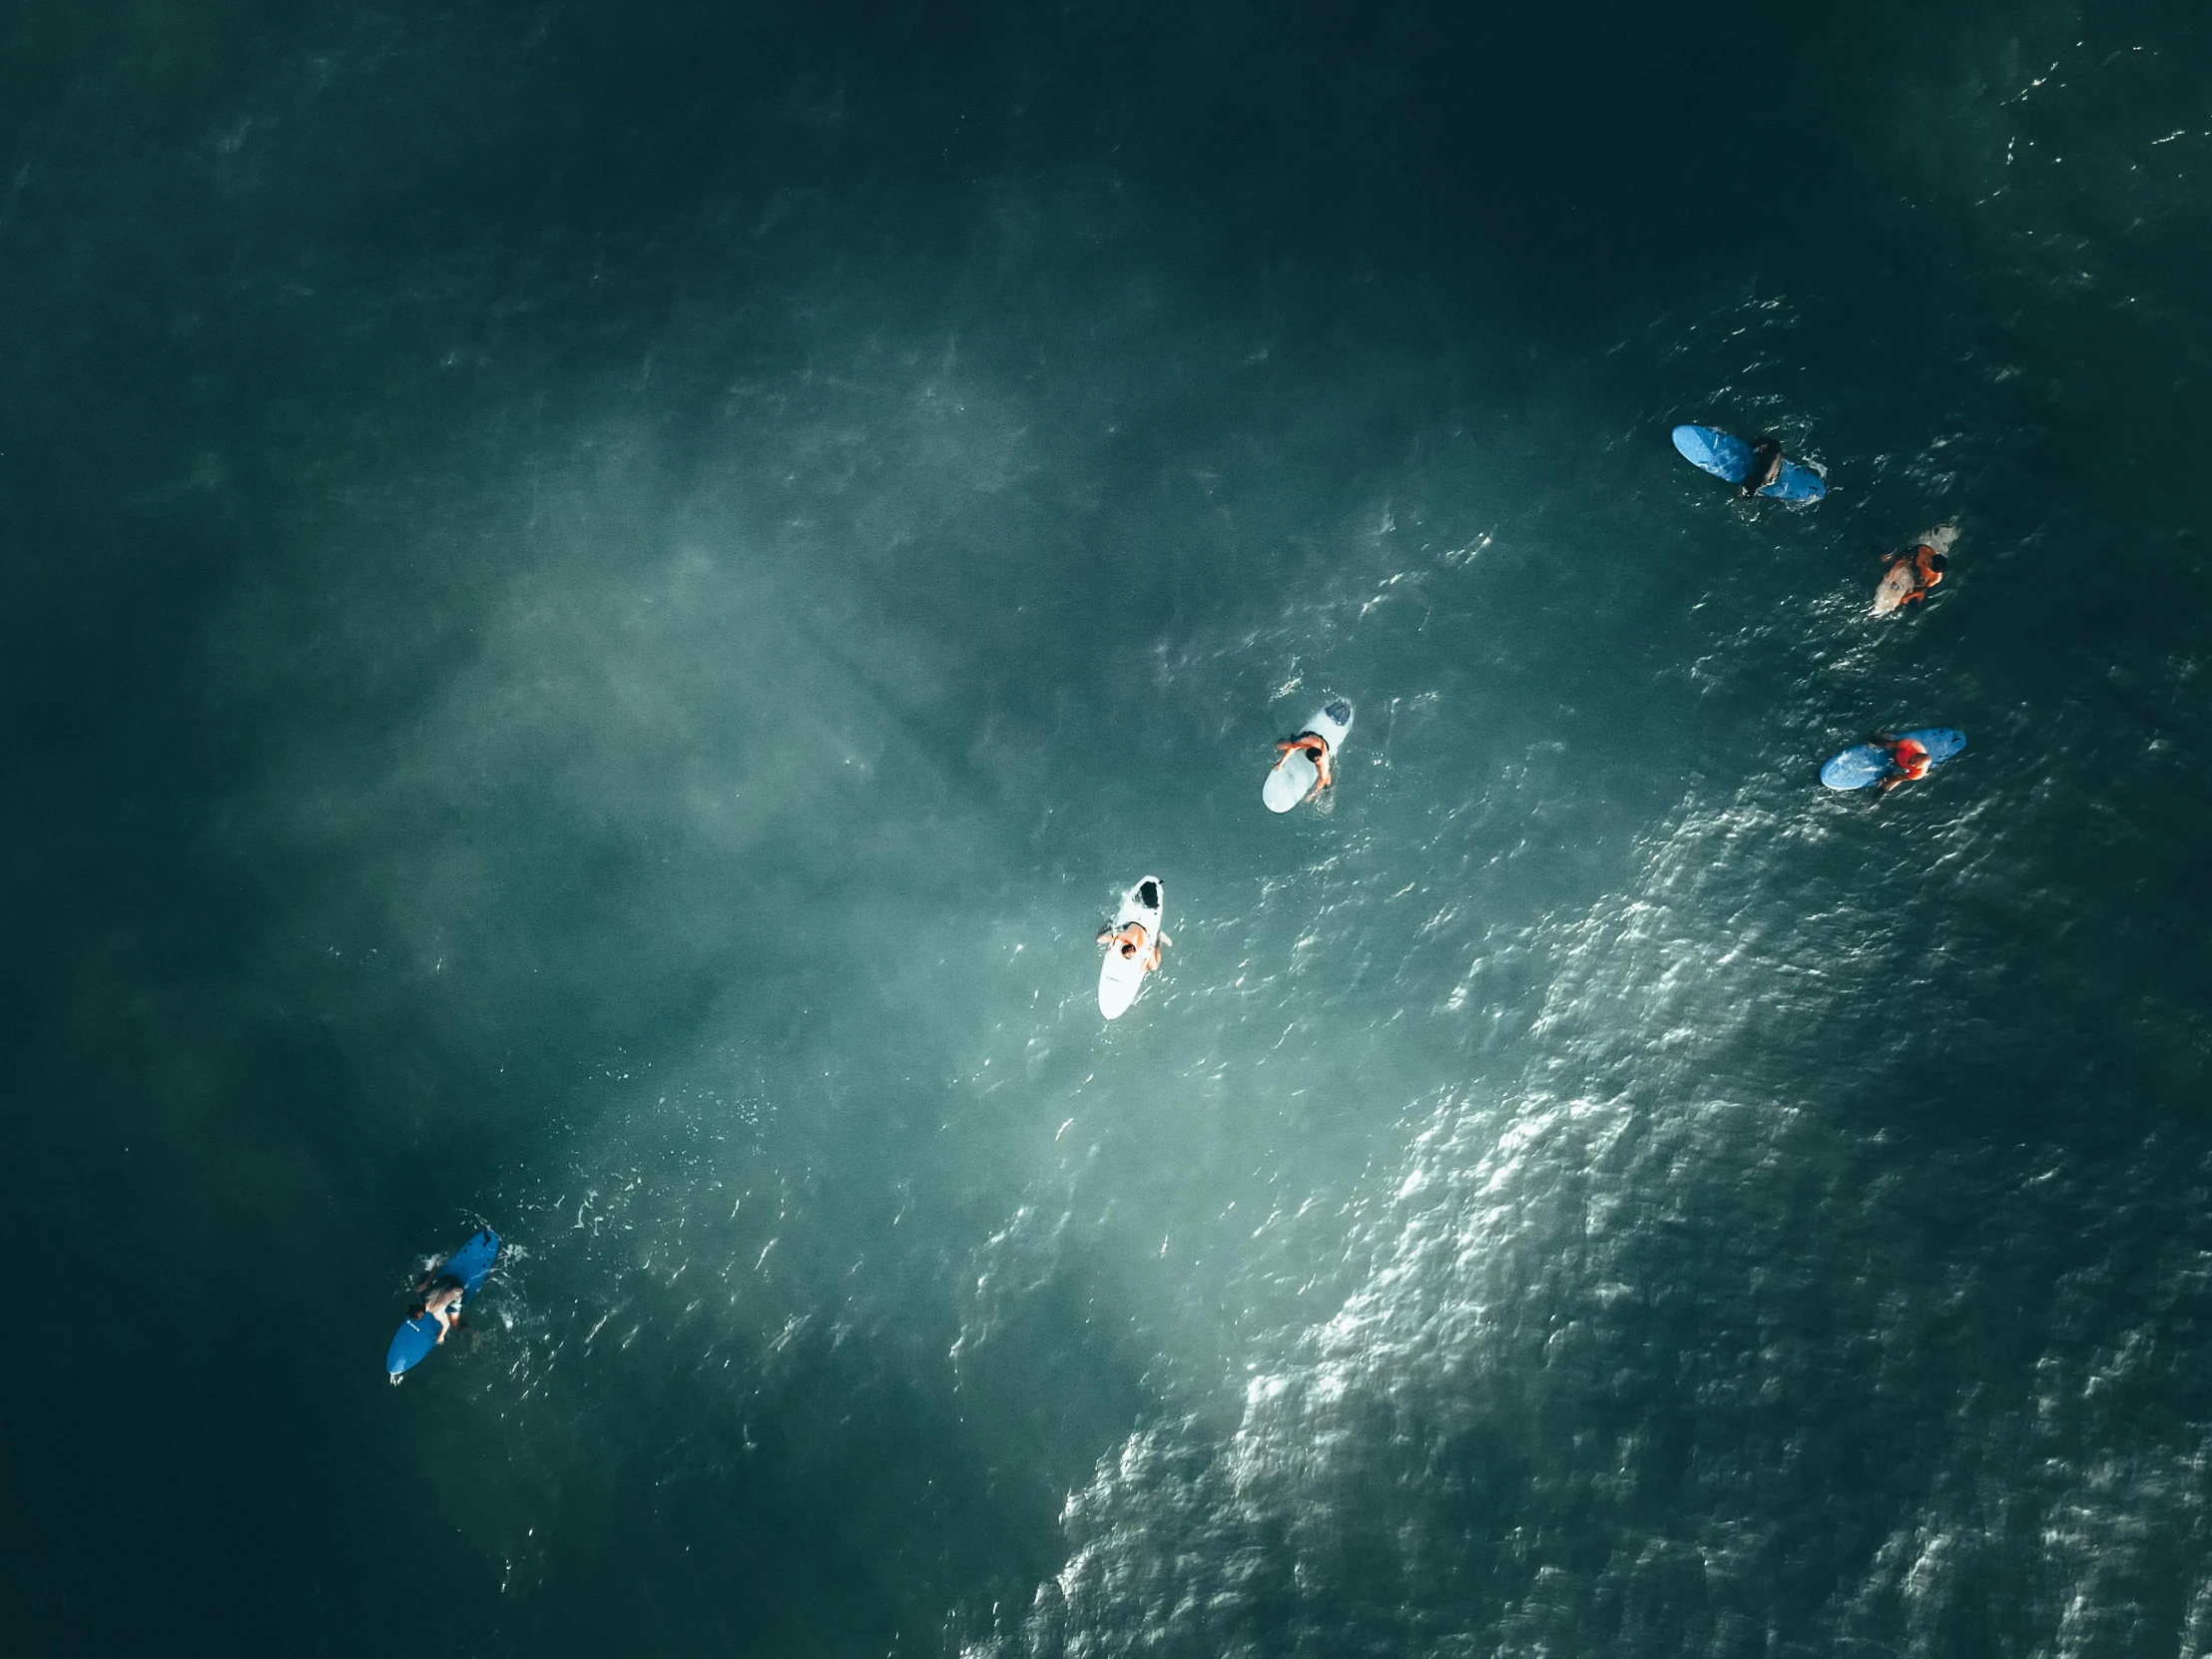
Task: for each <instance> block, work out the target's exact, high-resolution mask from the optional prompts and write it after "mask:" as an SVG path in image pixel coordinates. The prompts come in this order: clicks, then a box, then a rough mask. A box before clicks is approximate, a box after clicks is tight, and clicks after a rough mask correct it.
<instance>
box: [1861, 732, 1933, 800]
mask: <svg viewBox="0 0 2212 1659" xmlns="http://www.w3.org/2000/svg"><path fill="white" fill-rule="evenodd" d="M1874 741H1875V742H1876V743H1878V744H1880V745H1882V747H1883V748H1885V749H1887V750H1888V751H1889V752H1890V767H1891V772H1890V776H1889V777H1887V778H1885V779H1883V780H1882V787H1883V789H1885V790H1894V789H1896V788H1897V787H1898V786H1899V785H1900V784H1910V783H1914V782H1916V781H1918V780H1919V779H1922V778H1926V777H1927V776H1928V769H1929V768H1930V767H1931V766H1933V765H1935V763H1934V762H1933V761H1931V760H1930V759H1929V758H1928V751H1927V750H1926V749H1925V748H1923V747H1922V745H1921V744H1920V742H1919V741H1918V740H1917V739H1914V738H1893V737H1891V736H1890V734H1889V733H1887V732H1877V733H1876V734H1875V735H1874Z"/></svg>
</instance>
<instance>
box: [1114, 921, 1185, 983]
mask: <svg viewBox="0 0 2212 1659" xmlns="http://www.w3.org/2000/svg"><path fill="white" fill-rule="evenodd" d="M1149 933H1150V929H1148V928H1147V927H1146V926H1145V924H1144V923H1143V922H1141V921H1132V922H1129V923H1127V924H1126V925H1124V926H1122V927H1118V928H1117V927H1113V926H1106V927H1101V928H1100V929H1099V930H1098V942H1099V943H1100V944H1102V945H1104V946H1105V947H1106V948H1107V949H1108V950H1118V951H1119V952H1121V958H1122V960H1123V961H1125V962H1135V963H1136V964H1137V966H1138V967H1139V968H1141V969H1142V970H1143V971H1144V972H1146V973H1150V972H1152V970H1153V969H1155V968H1157V967H1158V966H1159V965H1160V948H1161V946H1162V945H1165V944H1168V943H1170V942H1171V941H1170V940H1169V938H1168V936H1167V935H1166V934H1165V933H1162V934H1161V935H1160V937H1159V939H1158V940H1157V941H1156V942H1151V943H1150V944H1149V948H1148V936H1149Z"/></svg>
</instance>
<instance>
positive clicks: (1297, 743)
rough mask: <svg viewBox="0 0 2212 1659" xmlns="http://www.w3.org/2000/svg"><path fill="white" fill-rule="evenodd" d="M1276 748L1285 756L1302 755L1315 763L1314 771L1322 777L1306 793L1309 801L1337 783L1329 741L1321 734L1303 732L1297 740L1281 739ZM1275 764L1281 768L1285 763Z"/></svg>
mask: <svg viewBox="0 0 2212 1659" xmlns="http://www.w3.org/2000/svg"><path fill="white" fill-rule="evenodd" d="M1275 747H1276V748H1277V749H1279V750H1281V751H1282V752H1283V753H1284V754H1285V755H1291V754H1302V755H1304V756H1305V757H1306V758H1307V759H1308V760H1309V761H1311V762H1313V763H1314V771H1315V772H1316V773H1318V774H1319V775H1320V776H1319V777H1318V778H1316V779H1315V781H1314V787H1313V788H1312V789H1310V790H1308V791H1307V792H1306V799H1307V800H1308V801H1311V800H1313V799H1314V797H1315V796H1317V795H1319V794H1321V792H1322V791H1323V790H1326V789H1327V788H1329V786H1330V785H1332V784H1334V783H1335V782H1336V781H1337V780H1336V776H1335V774H1333V773H1332V772H1331V771H1330V770H1329V740H1328V739H1327V738H1325V737H1323V736H1322V735H1321V734H1320V733H1319V732H1301V733H1299V735H1298V736H1297V737H1295V738H1283V739H1280V740H1278V741H1277V743H1276V746H1275ZM1275 764H1276V765H1277V766H1281V765H1282V764H1283V763H1282V762H1281V761H1278V762H1276V763H1275Z"/></svg>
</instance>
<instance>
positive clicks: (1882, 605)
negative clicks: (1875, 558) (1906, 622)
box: [1874, 524, 1958, 616]
mask: <svg viewBox="0 0 2212 1659" xmlns="http://www.w3.org/2000/svg"><path fill="white" fill-rule="evenodd" d="M1957 539H1958V526H1957V525H1955V524H1938V525H1936V528H1935V529H1933V530H1931V531H1929V533H1928V534H1927V535H1925V536H1923V537H1922V538H1921V539H1920V540H1919V541H1918V542H1915V543H1914V546H1915V547H1916V548H1921V547H1927V548H1933V549H1934V550H1935V551H1936V552H1937V553H1941V554H1944V555H1945V556H1948V554H1949V553H1950V544H1951V543H1952V542H1954V541H1956V540H1957ZM1913 581H1914V570H1913V561H1912V560H1911V559H1907V560H1906V562H1905V563H1904V564H1901V565H1899V566H1897V567H1896V568H1895V569H1892V570H1886V571H1884V572H1883V573H1882V581H1881V582H1880V583H1879V584H1878V585H1877V586H1876V588H1875V590H1874V614H1875V615H1876V616H1888V615H1889V614H1890V613H1891V612H1892V611H1894V610H1896V609H1897V608H1898V607H1899V606H1900V605H1903V604H1904V603H1905V596H1906V595H1907V594H1909V593H1911V592H1912V591H1913Z"/></svg>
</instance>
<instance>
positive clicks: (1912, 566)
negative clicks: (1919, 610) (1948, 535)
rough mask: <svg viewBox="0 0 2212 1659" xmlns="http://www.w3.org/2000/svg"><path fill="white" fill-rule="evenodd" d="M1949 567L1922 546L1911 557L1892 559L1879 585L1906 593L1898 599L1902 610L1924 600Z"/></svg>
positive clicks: (1930, 549) (1934, 550)
mask: <svg viewBox="0 0 2212 1659" xmlns="http://www.w3.org/2000/svg"><path fill="white" fill-rule="evenodd" d="M1949 565H1950V560H1949V559H1947V558H1946V557H1944V556H1943V555H1942V554H1941V553H1938V552H1937V551H1936V549H1935V548H1933V547H1931V546H1929V545H1928V544H1927V543H1926V542H1923V543H1921V545H1920V546H1918V547H1916V548H1914V549H1913V550H1912V551H1911V552H1910V553H1898V554H1894V555H1893V556H1892V557H1891V559H1890V562H1889V563H1888V564H1887V565H1885V566H1884V567H1883V570H1882V585H1883V586H1884V587H1886V588H1887V587H1890V586H1893V585H1899V586H1903V587H1904V589H1905V591H1904V592H1903V593H1902V594H1900V595H1899V596H1898V604H1899V605H1900V606H1901V607H1902V606H1906V605H1910V604H1912V603H1914V602H1915V601H1916V600H1921V599H1926V598H1927V597H1928V593H1929V590H1930V589H1931V588H1933V587H1935V585H1936V583H1937V582H1940V581H1941V580H1942V579H1943V572H1944V570H1945V569H1947V568H1948V567H1949Z"/></svg>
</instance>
